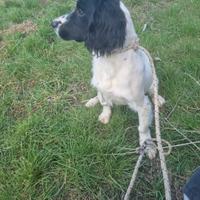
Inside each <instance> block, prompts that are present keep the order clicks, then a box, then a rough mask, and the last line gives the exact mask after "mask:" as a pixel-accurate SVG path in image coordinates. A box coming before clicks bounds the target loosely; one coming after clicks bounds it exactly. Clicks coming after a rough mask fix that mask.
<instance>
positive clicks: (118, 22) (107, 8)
mask: <svg viewBox="0 0 200 200" xmlns="http://www.w3.org/2000/svg"><path fill="white" fill-rule="evenodd" d="M125 36H126V18H125V15H124V13H123V11H122V10H121V8H120V2H119V0H101V1H100V3H99V5H98V6H97V7H96V11H95V13H94V16H93V22H92V23H91V25H90V28H89V34H88V37H87V39H86V41H85V44H86V47H87V48H88V49H89V50H90V51H93V52H95V54H97V55H101V56H103V55H109V54H111V52H112V51H113V50H114V49H117V48H121V47H123V45H124V42H125Z"/></svg>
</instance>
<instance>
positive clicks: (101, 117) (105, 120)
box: [99, 113, 110, 124]
mask: <svg viewBox="0 0 200 200" xmlns="http://www.w3.org/2000/svg"><path fill="white" fill-rule="evenodd" d="M99 121H100V122H101V123H102V124H108V123H109V121H110V115H105V114H104V113H102V114H100V115H99Z"/></svg>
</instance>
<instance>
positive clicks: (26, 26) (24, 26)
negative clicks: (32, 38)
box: [0, 20, 37, 34]
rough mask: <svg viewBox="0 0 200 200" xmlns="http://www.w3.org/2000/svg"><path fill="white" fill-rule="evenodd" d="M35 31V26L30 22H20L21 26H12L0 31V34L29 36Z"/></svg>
mask: <svg viewBox="0 0 200 200" xmlns="http://www.w3.org/2000/svg"><path fill="white" fill-rule="evenodd" d="M36 30H37V25H36V24H34V23H33V22H32V21H30V20H27V21H24V22H22V23H21V24H14V25H12V26H10V27H9V28H8V29H5V30H1V31H0V34H12V33H17V32H18V33H22V34H30V33H32V32H35V31H36Z"/></svg>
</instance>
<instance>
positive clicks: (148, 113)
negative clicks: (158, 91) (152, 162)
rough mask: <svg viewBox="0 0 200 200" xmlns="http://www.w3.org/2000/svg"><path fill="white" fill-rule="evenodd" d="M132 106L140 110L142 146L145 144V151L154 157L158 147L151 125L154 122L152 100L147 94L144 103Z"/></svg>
mask: <svg viewBox="0 0 200 200" xmlns="http://www.w3.org/2000/svg"><path fill="white" fill-rule="evenodd" d="M130 107H131V108H132V109H134V110H136V111H137V112H138V118H139V127H138V130H139V137H140V138H139V139H140V146H141V147H142V146H143V145H145V152H146V153H147V155H148V157H149V158H150V159H153V158H154V157H155V155H156V147H155V145H154V143H153V141H152V138H151V133H150V126H151V123H152V106H151V102H150V100H149V98H148V96H145V97H144V100H143V102H142V103H141V102H140V103H138V104H130Z"/></svg>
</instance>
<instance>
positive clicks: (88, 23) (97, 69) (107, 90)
mask: <svg viewBox="0 0 200 200" xmlns="http://www.w3.org/2000/svg"><path fill="white" fill-rule="evenodd" d="M52 27H53V28H54V29H55V31H56V33H57V35H58V36H59V37H61V38H62V39H64V40H75V41H78V42H84V43H85V46H86V47H87V48H88V50H89V51H90V52H91V53H92V54H93V68H92V73H93V78H92V81H91V83H92V85H93V86H94V87H95V88H96V89H97V96H96V97H94V98H92V99H90V100H89V101H88V102H87V104H86V106H87V107H93V106H95V105H96V104H97V103H98V102H100V104H101V105H102V107H103V111H102V113H101V114H100V115H99V120H100V121H101V122H102V123H104V124H106V123H108V122H109V120H110V117H111V108H112V106H113V105H114V104H118V105H128V106H129V107H130V108H131V109H132V110H134V111H136V112H138V116H139V127H138V130H139V136H140V145H141V146H142V145H143V144H144V143H145V142H146V144H147V148H146V150H147V151H146V152H147V155H148V156H149V158H154V157H155V154H156V148H155V145H153V142H152V140H151V134H150V125H151V122H152V106H151V102H150V100H149V97H148V96H147V95H148V94H149V95H151V94H152V69H151V64H150V61H149V58H148V56H147V55H146V54H145V53H144V52H143V51H141V50H140V49H138V50H134V49H133V48H128V47H129V46H134V44H137V41H138V37H137V34H136V32H135V28H134V25H133V22H132V19H131V16H130V13H129V11H128V9H127V8H126V7H125V5H124V4H123V3H122V2H121V1H120V0H78V1H77V4H76V8H75V10H74V11H72V12H71V13H69V14H67V15H63V16H61V17H58V18H56V19H55V20H54V21H53V22H52ZM159 98H160V101H161V103H162V101H164V99H162V97H159Z"/></svg>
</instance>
